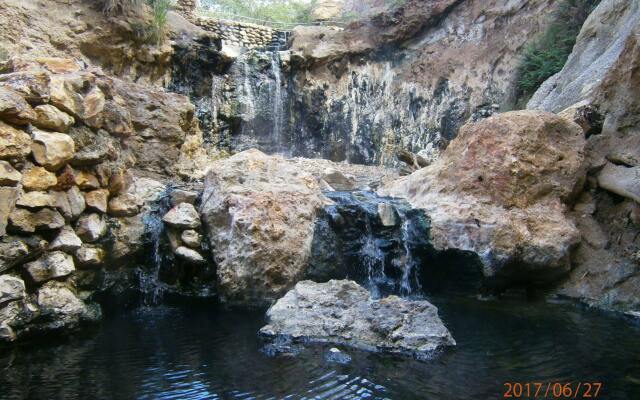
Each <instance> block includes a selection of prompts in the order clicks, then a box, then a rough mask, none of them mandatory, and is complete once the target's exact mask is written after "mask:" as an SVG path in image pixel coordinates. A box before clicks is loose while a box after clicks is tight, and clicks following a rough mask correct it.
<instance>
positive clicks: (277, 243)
mask: <svg viewBox="0 0 640 400" xmlns="http://www.w3.org/2000/svg"><path fill="white" fill-rule="evenodd" d="M202 199H203V200H202V207H201V217H202V219H203V222H204V225H205V226H206V229H207V237H208V239H209V241H210V244H211V247H212V249H214V250H213V257H214V259H215V261H216V264H217V274H218V289H219V294H220V297H221V299H222V300H223V301H224V302H227V303H230V304H237V305H244V306H264V305H269V304H270V303H272V302H273V301H275V300H276V299H277V298H278V297H280V296H281V295H282V294H284V292H285V291H287V290H288V289H290V288H291V287H292V286H293V285H294V284H295V283H296V281H298V280H299V279H300V278H301V277H302V276H303V275H304V272H305V270H306V268H307V265H308V259H309V254H310V251H311V241H312V238H313V230H314V221H315V216H316V213H317V211H318V210H319V209H320V207H322V205H323V200H324V197H323V195H322V193H321V191H320V188H319V186H318V183H317V179H316V178H314V176H313V175H311V174H308V173H306V172H304V171H302V170H300V169H299V168H297V167H296V166H295V165H293V164H291V163H288V162H287V161H286V160H284V159H283V158H282V157H279V156H267V155H265V154H263V153H261V152H260V151H258V150H248V151H244V152H242V153H238V154H236V155H234V156H233V157H230V158H228V159H225V160H220V161H217V162H215V163H213V164H212V165H211V168H210V169H209V172H208V174H207V177H206V180H205V189H204V193H203V196H202Z"/></svg>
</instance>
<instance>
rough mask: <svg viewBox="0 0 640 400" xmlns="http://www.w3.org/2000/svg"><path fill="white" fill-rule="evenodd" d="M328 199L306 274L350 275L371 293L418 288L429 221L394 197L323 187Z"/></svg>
mask: <svg viewBox="0 0 640 400" xmlns="http://www.w3.org/2000/svg"><path fill="white" fill-rule="evenodd" d="M325 195H326V196H327V197H329V198H330V199H331V200H333V201H334V204H332V205H330V206H327V207H326V208H325V210H324V212H323V213H322V214H321V215H320V218H319V221H318V223H317V224H316V229H315V234H314V239H313V243H312V250H311V252H312V254H311V265H310V278H311V279H316V280H327V279H334V278H335V279H343V278H349V279H354V280H356V281H358V282H360V283H361V284H363V285H364V286H366V287H367V288H368V289H369V290H370V291H371V294H372V296H374V297H378V298H379V297H383V296H386V295H389V294H396V295H401V296H416V295H418V294H419V293H420V289H421V285H420V280H419V271H420V268H421V267H422V266H424V265H426V263H427V259H428V258H429V256H430V254H431V252H432V249H433V248H432V246H431V245H430V244H429V241H428V238H429V220H428V218H427V217H426V215H425V214H424V213H423V212H422V211H420V210H414V209H412V208H411V207H410V205H409V204H407V203H406V202H404V201H402V200H399V199H392V198H383V197H378V196H377V195H375V194H374V193H371V192H326V193H325Z"/></svg>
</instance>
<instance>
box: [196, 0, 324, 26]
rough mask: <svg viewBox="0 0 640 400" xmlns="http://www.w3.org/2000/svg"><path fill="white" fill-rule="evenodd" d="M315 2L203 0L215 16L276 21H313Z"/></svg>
mask: <svg viewBox="0 0 640 400" xmlns="http://www.w3.org/2000/svg"><path fill="white" fill-rule="evenodd" d="M315 3H316V1H315V0H311V1H305V0H268V1H260V0H201V4H202V6H203V7H205V8H206V9H208V10H209V11H208V13H209V14H211V16H213V17H217V18H220V19H240V20H241V19H242V17H244V18H251V19H255V20H260V21H265V22H275V23H277V22H280V23H308V22H311V10H313V7H314V6H315ZM238 17H240V18H238Z"/></svg>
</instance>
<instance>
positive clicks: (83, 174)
mask: <svg viewBox="0 0 640 400" xmlns="http://www.w3.org/2000/svg"><path fill="white" fill-rule="evenodd" d="M75 181H76V185H78V187H80V189H82V190H95V189H99V188H100V182H98V178H96V177H95V175H93V174H92V173H91V172H88V171H77V172H76V173H75Z"/></svg>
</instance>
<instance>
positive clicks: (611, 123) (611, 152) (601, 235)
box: [528, 0, 640, 311]
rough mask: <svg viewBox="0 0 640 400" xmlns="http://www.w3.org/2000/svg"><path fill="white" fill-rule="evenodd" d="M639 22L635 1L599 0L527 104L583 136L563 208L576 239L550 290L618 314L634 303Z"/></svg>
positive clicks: (638, 270) (639, 172)
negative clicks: (565, 271) (564, 275)
mask: <svg viewBox="0 0 640 400" xmlns="http://www.w3.org/2000/svg"><path fill="white" fill-rule="evenodd" d="M639 21H640V4H639V3H638V2H637V1H626V0H603V1H602V2H601V3H600V5H599V6H598V7H597V8H596V9H595V10H594V12H593V14H592V15H591V16H590V17H589V19H587V21H586V22H585V25H584V26H583V28H582V31H581V33H580V35H579V37H578V41H577V43H576V46H575V47H574V49H573V53H572V54H571V56H570V57H569V60H568V61H567V64H566V65H565V67H564V69H563V70H562V71H561V72H560V73H558V74H557V75H556V76H554V77H552V78H550V79H549V80H548V81H547V82H545V83H544V84H543V85H542V87H541V88H540V89H539V90H538V92H537V93H536V94H535V96H534V98H533V99H532V100H531V102H529V105H528V107H529V108H544V109H549V110H553V111H556V112H560V113H561V115H564V116H566V117H567V118H570V119H574V120H576V121H578V122H579V123H581V124H582V125H583V126H584V127H585V131H586V133H587V135H588V140H587V146H586V162H587V165H586V168H587V171H588V176H587V180H586V185H585V190H584V192H583V193H582V194H581V195H580V197H579V200H578V202H577V204H576V205H575V206H574V207H573V210H572V213H571V216H572V218H573V219H574V220H575V223H576V226H577V227H578V229H579V231H580V234H581V242H580V245H579V246H578V248H577V251H576V253H575V256H574V258H573V270H572V272H571V275H570V276H569V279H568V280H567V281H566V282H564V283H563V284H562V285H560V287H559V288H558V289H557V291H556V293H557V294H559V295H561V296H563V297H569V298H572V299H577V300H580V301H583V302H585V303H587V304H591V305H595V306H599V307H603V308H609V309H611V308H613V309H618V310H623V311H625V310H634V309H637V307H639V306H640V277H639V276H640V256H639V251H640V220H639V218H638V216H639V215H640V205H639V203H638V199H639V197H638V195H639V194H640V189H639V183H638V182H640V118H639V117H638V115H640V102H639V100H638V96H637V90H638V88H639V87H640V73H639V71H640V23H639ZM576 103H577V104H576ZM564 108H567V109H566V110H564ZM563 110H564V111H563ZM592 115H598V118H595V119H594V118H593V117H592ZM594 121H595V124H594Z"/></svg>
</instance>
